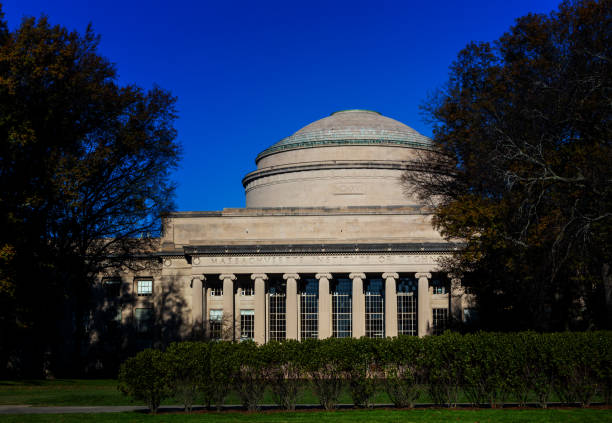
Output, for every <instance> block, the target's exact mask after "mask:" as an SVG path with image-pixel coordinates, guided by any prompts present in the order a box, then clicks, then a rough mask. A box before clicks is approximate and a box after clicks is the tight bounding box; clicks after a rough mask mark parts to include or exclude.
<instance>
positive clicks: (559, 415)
mask: <svg viewBox="0 0 612 423" xmlns="http://www.w3.org/2000/svg"><path fill="white" fill-rule="evenodd" d="M0 421H2V422H15V423H17V422H19V423H21V422H23V423H29V422H36V423H43V422H64V423H72V422H75V423H76V422H82V421H87V422H88V423H103V422H104V423H105V422H126V423H127V422H135V423H136V422H145V423H149V422H150V423H153V422H160V423H161V422H164V423H166V422H167V423H172V422H177V423H178V422H196V421H197V422H213V423H217V422H219V423H224V422H275V423H281V422H296V423H297V422H318V423H321V422H372V421H375V422H397V423H400V422H401V423H412V422H415V423H416V422H427V423H438V422H439V423H443V422H444V423H446V422H465V423H476V422H478V423H486V422H496V423H497V422H499V423H504V422H508V423H510V422H518V423H520V422H530V423H531V422H535V423H544V422H550V423H553V422H554V423H557V422H558V423H565V422H575V423H589V422H610V421H612V411H610V410H601V409H580V408H573V409H562V410H558V409H547V410H534V409H531V410H515V409H505V410H443V409H424V410H349V411H333V412H323V411H315V412H312V411H310V412H294V413H286V412H265V413H263V412H260V413H234V412H223V413H196V414H192V415H185V414H158V415H156V416H154V415H147V414H141V413H110V414H47V415H44V414H28V415H4V416H0Z"/></svg>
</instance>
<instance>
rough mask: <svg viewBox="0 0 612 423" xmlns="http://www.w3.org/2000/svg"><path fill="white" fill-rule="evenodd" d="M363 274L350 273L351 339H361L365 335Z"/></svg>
mask: <svg viewBox="0 0 612 423" xmlns="http://www.w3.org/2000/svg"><path fill="white" fill-rule="evenodd" d="M365 277H366V276H365V273H351V274H350V275H349V278H351V279H352V280H353V305H352V309H353V316H352V318H353V325H352V326H353V338H361V337H362V336H365V334H366V327H365V295H363V280H364V279H365Z"/></svg>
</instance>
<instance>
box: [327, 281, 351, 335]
mask: <svg viewBox="0 0 612 423" xmlns="http://www.w3.org/2000/svg"><path fill="white" fill-rule="evenodd" d="M352 293H353V281H352V280H350V279H346V278H340V279H338V282H337V283H336V287H335V288H334V291H333V292H332V326H333V328H332V329H333V331H332V336H333V337H334V338H350V337H351V336H352V333H353V330H352V329H353V327H352V305H353V301H352V300H353V299H352Z"/></svg>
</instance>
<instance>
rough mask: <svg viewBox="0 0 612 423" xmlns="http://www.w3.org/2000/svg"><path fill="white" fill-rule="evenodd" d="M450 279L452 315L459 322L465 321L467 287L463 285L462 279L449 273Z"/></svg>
mask: <svg viewBox="0 0 612 423" xmlns="http://www.w3.org/2000/svg"><path fill="white" fill-rule="evenodd" d="M448 278H449V279H450V296H449V297H450V298H449V301H450V317H451V319H452V320H454V321H455V322H458V323H462V322H463V296H464V295H465V288H464V287H463V286H461V279H459V278H457V277H455V276H454V275H451V274H449V275H448Z"/></svg>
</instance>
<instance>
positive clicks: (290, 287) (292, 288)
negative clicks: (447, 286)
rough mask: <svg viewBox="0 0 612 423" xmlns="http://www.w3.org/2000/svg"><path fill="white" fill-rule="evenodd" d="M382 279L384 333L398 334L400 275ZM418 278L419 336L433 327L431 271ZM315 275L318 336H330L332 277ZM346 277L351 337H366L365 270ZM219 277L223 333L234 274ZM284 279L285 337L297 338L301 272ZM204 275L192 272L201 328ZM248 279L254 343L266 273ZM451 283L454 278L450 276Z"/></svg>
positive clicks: (261, 331) (229, 320) (229, 322)
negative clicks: (350, 287)
mask: <svg viewBox="0 0 612 423" xmlns="http://www.w3.org/2000/svg"><path fill="white" fill-rule="evenodd" d="M382 277H383V279H384V280H385V302H384V304H385V335H386V336H391V337H392V336H397V334H398V330H397V291H396V281H397V280H398V278H399V275H398V274H397V273H383V274H382ZM415 277H416V279H417V280H418V291H417V293H418V294H417V295H418V299H417V305H418V317H417V322H418V323H417V325H418V326H417V327H418V331H417V333H418V335H419V336H424V335H427V334H428V333H430V329H431V326H432V310H431V300H430V296H429V279H431V273H416V274H415ZM315 278H316V279H317V280H318V281H319V307H318V309H319V316H318V322H319V327H318V330H319V338H329V337H331V336H332V328H331V325H330V322H331V313H332V304H331V295H330V291H329V281H330V280H331V279H332V275H331V274H330V273H317V274H316V275H315ZM349 278H350V279H352V281H353V298H352V321H353V325H352V326H353V337H355V338H359V337H362V336H365V311H366V310H365V295H364V292H363V281H364V279H365V278H366V276H365V274H364V273H351V274H350V275H349ZM219 279H220V280H221V281H222V282H223V321H222V323H223V326H224V327H223V333H225V334H227V333H233V325H234V281H235V280H236V275H234V274H231V273H229V274H221V275H219ZM283 279H284V280H285V281H286V301H287V302H286V331H287V332H286V337H287V339H298V333H299V328H298V315H297V310H298V303H297V302H298V296H297V292H298V290H297V281H298V280H299V279H300V275H298V274H297V273H286V274H284V275H283ZM205 280H206V277H205V276H204V275H193V277H192V281H191V287H192V289H193V303H192V314H193V323H194V327H195V328H202V327H203V326H202V325H203V323H204V317H203V316H205V315H206V310H205V308H204V305H205V301H204V297H203V291H204V290H203V288H204V281H205ZM251 280H253V282H254V290H255V302H254V304H255V307H254V313H255V322H254V332H255V339H254V340H255V342H257V343H258V344H263V343H265V342H266V341H267V339H266V321H267V319H266V314H267V313H266V281H267V280H268V276H267V275H266V274H265V273H253V274H252V275H251ZM453 282H455V280H454V279H453Z"/></svg>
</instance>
